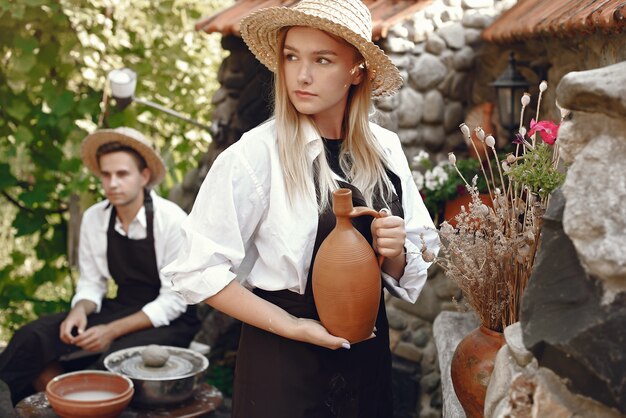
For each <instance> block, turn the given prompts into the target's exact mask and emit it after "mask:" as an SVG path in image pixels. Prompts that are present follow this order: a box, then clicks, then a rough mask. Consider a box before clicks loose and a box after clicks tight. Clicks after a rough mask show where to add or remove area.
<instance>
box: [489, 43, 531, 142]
mask: <svg viewBox="0 0 626 418" xmlns="http://www.w3.org/2000/svg"><path fill="white" fill-rule="evenodd" d="M489 85H490V86H493V87H495V88H496V97H497V104H498V111H499V112H500V124H501V125H502V127H503V128H505V129H506V130H507V131H508V132H509V133H510V137H513V135H514V134H515V132H517V129H518V128H519V118H520V113H521V111H522V102H521V100H522V95H523V94H524V92H526V91H528V87H529V86H530V84H529V83H528V81H527V80H526V78H524V76H523V75H522V74H521V73H520V72H519V71H517V61H516V60H515V54H514V53H513V52H511V53H510V55H509V65H508V67H507V68H506V70H504V72H503V73H502V74H500V77H498V79H497V80H496V81H494V82H493V83H490V84H489Z"/></svg>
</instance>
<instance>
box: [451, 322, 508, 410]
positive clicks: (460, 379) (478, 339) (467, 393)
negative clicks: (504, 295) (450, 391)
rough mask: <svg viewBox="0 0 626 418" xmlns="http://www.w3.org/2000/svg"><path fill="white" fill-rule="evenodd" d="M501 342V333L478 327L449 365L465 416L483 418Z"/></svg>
mask: <svg viewBox="0 0 626 418" xmlns="http://www.w3.org/2000/svg"><path fill="white" fill-rule="evenodd" d="M502 345H504V336H503V334H502V333H501V332H497V331H492V330H490V329H488V328H485V327H483V326H480V327H478V328H476V329H475V330H473V331H472V332H470V333H469V334H467V335H466V336H465V337H464V338H463V339H462V340H461V342H460V343H459V345H458V346H457V348H456V350H455V351H454V355H453V356H452V363H451V364H450V375H451V377H452V385H453V386H454V392H455V393H456V396H457V398H458V399H459V402H460V403H461V406H462V407H463V410H464V411H465V414H466V415H467V418H482V416H483V411H484V409H485V395H486V394H487V385H488V384H489V379H490V378H491V372H492V371H493V365H494V362H495V358H496V354H497V353H498V350H499V349H500V347H502Z"/></svg>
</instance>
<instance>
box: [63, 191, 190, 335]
mask: <svg viewBox="0 0 626 418" xmlns="http://www.w3.org/2000/svg"><path fill="white" fill-rule="evenodd" d="M150 196H152V201H153V205H154V223H153V228H154V249H155V252H156V259H157V269H159V270H160V269H161V268H162V267H163V266H165V265H166V264H168V263H170V262H171V261H173V260H174V258H175V257H176V254H178V251H179V249H180V247H181V244H182V241H183V236H182V230H181V227H180V225H181V223H182V222H183V220H184V219H185V218H186V214H185V212H184V211H183V210H182V209H181V208H180V207H178V206H177V205H176V204H175V203H173V202H170V201H169V200H166V199H163V198H162V197H159V196H157V195H156V193H154V192H151V193H150ZM111 210H112V207H111V205H109V201H108V200H104V201H102V202H99V203H96V204H95V205H93V206H91V207H90V208H89V209H87V210H86V211H85V213H84V214H83V219H82V222H81V226H80V242H79V246H78V254H79V255H78V257H79V258H78V267H79V270H80V277H79V279H78V283H77V285H76V294H75V295H74V297H73V298H72V307H73V306H74V305H75V304H76V302H78V301H79V300H82V299H86V300H89V301H91V302H93V303H95V304H96V312H100V308H101V306H102V299H103V298H104V296H105V294H106V292H107V281H108V280H109V279H110V278H111V273H110V272H109V265H108V262H107V229H108V227H109V219H110V218H111ZM115 230H116V231H117V232H119V233H120V234H122V235H126V236H128V238H130V239H144V238H146V237H147V219H146V210H145V208H144V207H143V206H142V207H141V209H140V210H139V212H137V216H135V219H133V221H132V222H131V223H130V225H129V226H128V234H127V233H126V232H124V229H123V227H122V223H121V221H120V220H119V218H116V222H115ZM159 276H160V277H159V278H160V280H161V290H160V291H159V296H157V298H156V299H155V300H153V301H152V302H149V303H147V304H146V305H145V306H143V308H142V311H143V312H144V313H145V314H146V315H147V316H148V318H150V321H151V322H152V325H153V326H154V327H159V326H163V325H168V324H169V323H170V322H171V321H173V320H174V319H176V318H178V317H179V316H180V315H181V314H182V313H183V312H185V310H186V309H187V304H186V303H185V301H184V300H183V298H182V297H181V296H180V294H178V293H176V292H174V291H173V290H172V284H171V281H170V280H166V279H165V278H164V276H163V275H162V274H160V275H159Z"/></svg>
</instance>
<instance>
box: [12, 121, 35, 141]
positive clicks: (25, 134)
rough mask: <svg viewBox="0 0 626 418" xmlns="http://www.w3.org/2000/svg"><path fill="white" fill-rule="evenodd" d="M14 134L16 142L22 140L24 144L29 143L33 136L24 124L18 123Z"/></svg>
mask: <svg viewBox="0 0 626 418" xmlns="http://www.w3.org/2000/svg"><path fill="white" fill-rule="evenodd" d="M14 136H15V139H16V140H17V141H18V142H22V143H25V144H29V143H30V142H31V141H32V140H33V138H34V136H33V134H32V133H31V132H30V130H29V129H28V128H27V127H25V126H24V125H20V126H18V127H17V130H16V131H15V134H14Z"/></svg>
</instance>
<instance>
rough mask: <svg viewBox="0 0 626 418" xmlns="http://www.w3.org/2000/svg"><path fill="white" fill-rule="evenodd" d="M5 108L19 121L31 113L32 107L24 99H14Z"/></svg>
mask: <svg viewBox="0 0 626 418" xmlns="http://www.w3.org/2000/svg"><path fill="white" fill-rule="evenodd" d="M5 110H6V112H7V113H8V114H9V115H10V116H12V117H14V118H15V119H17V120H18V121H21V120H22V119H24V117H25V116H26V115H28V114H29V113H30V110H31V108H30V106H29V105H27V104H26V103H24V102H22V101H19V100H14V101H13V102H11V104H10V105H9V106H8V107H7V108H6V109H5Z"/></svg>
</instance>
